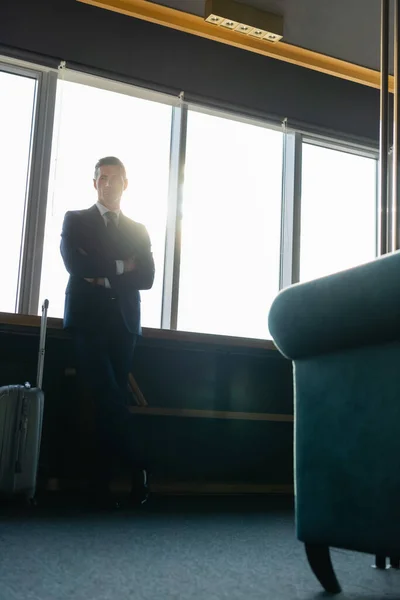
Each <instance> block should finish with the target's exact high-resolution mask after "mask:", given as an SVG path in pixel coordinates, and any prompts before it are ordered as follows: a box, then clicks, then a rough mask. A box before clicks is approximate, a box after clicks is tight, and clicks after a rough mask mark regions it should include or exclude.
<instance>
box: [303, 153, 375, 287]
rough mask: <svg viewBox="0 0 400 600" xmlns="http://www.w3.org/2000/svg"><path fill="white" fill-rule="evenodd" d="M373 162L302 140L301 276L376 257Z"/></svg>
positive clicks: (315, 276)
mask: <svg viewBox="0 0 400 600" xmlns="http://www.w3.org/2000/svg"><path fill="white" fill-rule="evenodd" d="M376 177H377V162H376V159H374V158H367V157H365V156H360V155H356V154H350V153H349V152H344V151H338V150H331V149H329V148H323V147H321V146H316V145H313V144H309V143H303V152H302V193H301V242H300V280H301V281H307V280H310V279H315V278H317V277H321V276H324V275H328V274H330V273H334V272H336V271H341V270H344V269H347V268H350V267H353V266H356V265H358V264H361V263H364V262H366V261H369V260H372V259H373V258H375V256H376V251H377V242H376V232H377V204H376V189H377V182H376Z"/></svg>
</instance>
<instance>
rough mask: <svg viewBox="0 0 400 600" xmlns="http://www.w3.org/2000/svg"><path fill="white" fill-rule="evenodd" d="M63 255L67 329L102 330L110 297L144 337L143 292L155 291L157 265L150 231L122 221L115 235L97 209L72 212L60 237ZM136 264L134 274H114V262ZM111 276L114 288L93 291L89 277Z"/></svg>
mask: <svg viewBox="0 0 400 600" xmlns="http://www.w3.org/2000/svg"><path fill="white" fill-rule="evenodd" d="M61 255H62V257H63V260H64V264H65V267H66V269H67V271H68V273H69V274H70V277H69V281H68V285H67V289H66V296H65V310H64V327H66V328H68V327H74V328H90V329H93V330H99V329H101V326H102V323H104V321H105V320H107V312H108V311H109V309H110V296H111V297H115V298H117V299H118V305H119V307H120V310H121V314H122V317H123V319H124V321H125V325H126V327H127V328H128V330H129V331H130V332H131V333H136V334H140V333H141V325H140V292H139V290H148V289H150V288H151V287H152V285H153V281H154V260H153V255H152V252H151V244H150V238H149V235H148V233H147V230H146V228H145V227H144V226H143V225H141V224H140V223H136V222H135V221H132V220H131V219H128V218H127V217H125V216H124V215H123V214H122V212H121V213H120V217H119V226H118V231H117V235H113V234H112V229H111V228H109V227H106V225H105V223H104V220H103V217H102V216H101V214H100V212H99V210H98V208H97V206H96V205H94V206H92V207H91V208H89V209H86V210H78V211H69V212H67V213H66V215H65V217H64V223H63V228H62V233H61ZM133 255H134V256H135V257H136V259H137V268H136V269H135V270H134V271H132V272H130V273H123V274H122V275H117V274H116V263H115V261H116V260H126V259H128V258H130V257H131V256H133ZM96 277H107V278H108V280H109V282H110V285H111V289H107V288H105V287H103V286H95V285H93V284H91V283H88V282H87V281H85V278H96Z"/></svg>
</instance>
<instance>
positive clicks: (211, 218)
mask: <svg viewBox="0 0 400 600" xmlns="http://www.w3.org/2000/svg"><path fill="white" fill-rule="evenodd" d="M281 186H282V134H281V133H280V132H278V131H273V130H269V129H266V128H264V127H258V126H255V125H249V124H245V123H241V122H237V121H232V120H229V119H225V118H220V117H216V116H210V115H205V114H201V113H197V112H194V111H190V112H189V115H188V133H187V155H186V167H185V186H184V202H183V221H182V256H181V271H180V289H179V312H178V327H179V329H182V330H189V331H197V332H203V333H214V334H224V335H234V336H243V337H254V338H267V337H270V336H269V331H268V323H267V321H268V312H269V308H270V305H271V303H272V300H273V299H274V297H275V295H276V294H277V292H278V288H279V255H280V220H281Z"/></svg>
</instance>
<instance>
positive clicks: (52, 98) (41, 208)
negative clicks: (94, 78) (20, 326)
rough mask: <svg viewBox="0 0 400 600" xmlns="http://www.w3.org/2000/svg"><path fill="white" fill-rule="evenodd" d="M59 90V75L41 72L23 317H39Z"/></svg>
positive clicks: (25, 247) (24, 265) (20, 309)
mask: <svg viewBox="0 0 400 600" xmlns="http://www.w3.org/2000/svg"><path fill="white" fill-rule="evenodd" d="M56 91H57V73H56V72H52V71H49V72H43V73H41V74H40V75H39V77H38V91H37V100H36V114H35V117H36V118H35V121H34V123H35V125H34V132H33V143H32V155H31V169H30V177H29V184H28V191H27V203H26V206H27V209H26V219H25V228H24V239H23V244H22V256H21V268H20V277H19V290H18V300H17V307H18V312H20V313H23V314H37V310H38V305H39V293H40V277H41V269H42V258H43V245H44V233H45V222H46V205H47V192H48V182H49V173H50V160H51V144H52V136H53V121H54V110H55V103H56Z"/></svg>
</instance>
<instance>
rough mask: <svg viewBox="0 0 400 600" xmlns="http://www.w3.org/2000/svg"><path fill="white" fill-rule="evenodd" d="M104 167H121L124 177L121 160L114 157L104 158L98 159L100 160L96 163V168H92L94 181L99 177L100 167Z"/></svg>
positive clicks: (123, 166) (124, 170) (123, 167)
mask: <svg viewBox="0 0 400 600" xmlns="http://www.w3.org/2000/svg"><path fill="white" fill-rule="evenodd" d="M105 165H107V166H113V165H115V166H116V167H121V169H122V170H123V172H124V177H126V169H125V165H124V163H123V162H122V161H121V160H119V158H117V157H116V156H105V157H104V158H100V160H98V161H97V163H96V166H95V168H94V178H95V179H97V177H98V175H99V170H100V167H104V166H105Z"/></svg>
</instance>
